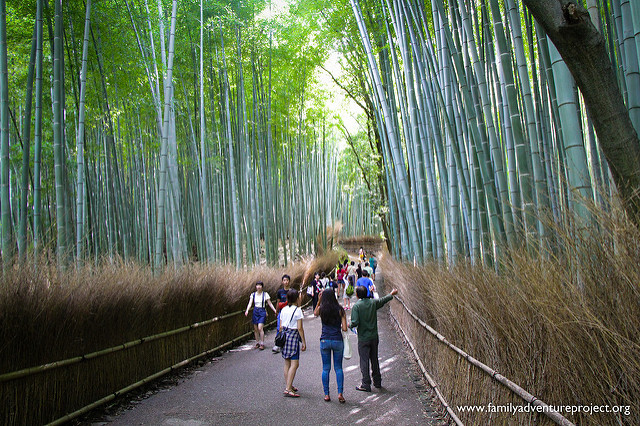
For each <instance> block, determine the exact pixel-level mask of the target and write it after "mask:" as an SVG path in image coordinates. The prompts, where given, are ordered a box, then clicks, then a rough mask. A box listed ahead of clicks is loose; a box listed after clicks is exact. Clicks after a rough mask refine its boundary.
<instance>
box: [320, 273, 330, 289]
mask: <svg viewBox="0 0 640 426" xmlns="http://www.w3.org/2000/svg"><path fill="white" fill-rule="evenodd" d="M320 282H321V283H322V288H323V289H325V288H327V284H329V277H327V274H325V273H324V271H322V272H321V273H320Z"/></svg>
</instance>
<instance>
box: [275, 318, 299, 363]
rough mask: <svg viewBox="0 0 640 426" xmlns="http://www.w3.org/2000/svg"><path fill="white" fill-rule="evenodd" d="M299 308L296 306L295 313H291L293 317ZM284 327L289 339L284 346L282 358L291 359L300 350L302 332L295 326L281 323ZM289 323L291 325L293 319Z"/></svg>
mask: <svg viewBox="0 0 640 426" xmlns="http://www.w3.org/2000/svg"><path fill="white" fill-rule="evenodd" d="M298 309H299V308H297V307H296V308H295V309H294V311H293V313H292V314H291V318H293V315H295V312H296V310H298ZM280 325H281V326H282V329H283V330H284V333H285V336H286V337H287V340H286V342H285V344H284V347H283V348H282V358H284V359H289V358H291V357H292V356H294V355H296V354H298V353H299V352H300V341H301V340H302V338H301V337H300V332H298V330H297V329H295V328H288V327H286V326H285V325H284V324H280ZM287 325H291V319H290V320H289V323H288V324H287Z"/></svg>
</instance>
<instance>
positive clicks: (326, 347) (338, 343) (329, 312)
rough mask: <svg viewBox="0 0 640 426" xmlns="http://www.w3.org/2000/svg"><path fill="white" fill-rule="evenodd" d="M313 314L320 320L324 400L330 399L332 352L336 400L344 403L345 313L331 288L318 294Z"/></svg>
mask: <svg viewBox="0 0 640 426" xmlns="http://www.w3.org/2000/svg"><path fill="white" fill-rule="evenodd" d="M314 314H315V315H320V319H321V321H322V334H320V356H321V357H322V387H323V388H324V400H325V401H327V402H329V401H331V397H330V396H329V376H330V373H331V354H332V353H333V368H334V369H335V370H336V382H337V384H338V401H340V403H341V404H344V402H345V399H344V395H343V388H344V372H343V371H342V355H343V352H344V342H343V340H342V331H347V315H346V313H345V311H344V309H343V308H342V306H340V304H339V303H338V300H337V299H336V295H335V293H334V292H333V289H330V288H327V289H324V291H323V292H322V293H321V294H320V300H319V303H318V306H317V307H316V309H315V311H314Z"/></svg>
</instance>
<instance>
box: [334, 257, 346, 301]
mask: <svg viewBox="0 0 640 426" xmlns="http://www.w3.org/2000/svg"><path fill="white" fill-rule="evenodd" d="M347 265H348V263H347V262H344V264H342V263H339V264H338V266H337V267H336V278H337V280H338V296H340V295H341V294H343V293H344V288H345V286H346V283H345V278H346V276H347Z"/></svg>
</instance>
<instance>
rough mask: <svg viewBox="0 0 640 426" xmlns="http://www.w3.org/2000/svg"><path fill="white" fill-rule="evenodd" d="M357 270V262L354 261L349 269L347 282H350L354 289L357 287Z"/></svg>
mask: <svg viewBox="0 0 640 426" xmlns="http://www.w3.org/2000/svg"><path fill="white" fill-rule="evenodd" d="M357 269H358V268H357V267H356V262H354V261H353V260H352V261H351V265H349V267H348V268H347V281H348V282H350V283H351V285H352V286H353V287H354V288H355V286H356V276H357V272H356V271H357ZM347 284H348V283H347Z"/></svg>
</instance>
